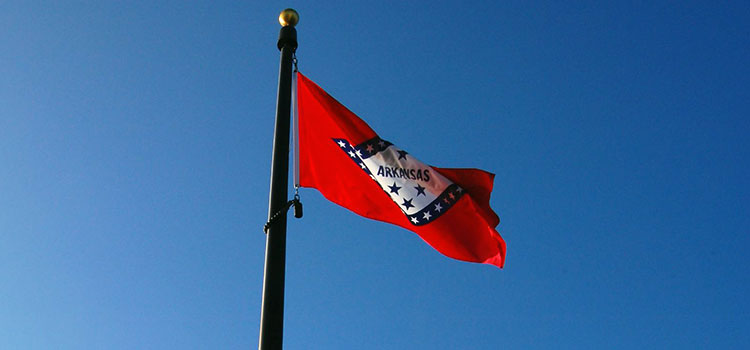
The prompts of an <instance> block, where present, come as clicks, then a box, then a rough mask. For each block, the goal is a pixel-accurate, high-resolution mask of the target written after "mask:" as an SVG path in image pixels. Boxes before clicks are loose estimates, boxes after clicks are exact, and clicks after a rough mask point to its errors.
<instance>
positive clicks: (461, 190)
mask: <svg viewBox="0 0 750 350" xmlns="http://www.w3.org/2000/svg"><path fill="white" fill-rule="evenodd" d="M463 191H464V189H463V188H461V187H458V188H456V193H461V192H463Z"/></svg>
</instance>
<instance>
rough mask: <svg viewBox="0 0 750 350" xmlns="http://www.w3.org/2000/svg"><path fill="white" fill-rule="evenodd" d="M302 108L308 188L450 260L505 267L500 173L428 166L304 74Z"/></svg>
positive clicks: (302, 172) (302, 173)
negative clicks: (495, 194) (497, 208)
mask: <svg viewBox="0 0 750 350" xmlns="http://www.w3.org/2000/svg"><path fill="white" fill-rule="evenodd" d="M297 104H298V114H299V117H298V125H299V126H298V130H299V180H300V185H301V186H302V187H311V188H316V189H318V191H320V193H322V194H323V196H325V197H326V198H328V199H329V200H330V201H332V202H334V203H336V204H338V205H341V206H343V207H345V208H347V209H349V210H351V211H353V212H355V213H357V214H359V215H362V216H364V217H367V218H370V219H374V220H379V221H385V222H389V223H391V224H394V225H398V226H401V227H403V228H406V229H407V230H410V231H413V232H415V233H416V234H418V235H419V236H420V237H421V238H422V239H423V240H424V241H425V242H427V244H429V245H430V246H432V247H433V248H435V249H436V250H437V251H439V252H441V253H443V254H445V255H446V256H449V257H451V258H454V259H458V260H464V261H471V262H479V263H486V264H492V265H496V266H498V267H503V264H504V262H505V242H504V241H503V239H502V237H500V234H498V233H497V231H496V230H495V226H497V224H498V223H499V221H500V220H499V219H498V217H497V215H496V214H495V212H494V211H492V209H491V208H490V192H491V191H492V181H493V178H494V175H493V174H491V173H488V172H485V171H483V170H478V169H443V168H436V167H431V166H429V165H427V164H424V163H422V162H421V161H419V160H418V159H416V158H414V157H413V156H412V155H411V154H410V153H408V152H406V151H404V150H402V149H400V148H398V147H396V146H395V145H393V144H392V143H390V142H388V141H386V140H383V139H381V138H380V137H379V136H378V135H377V134H376V133H375V132H374V131H373V130H372V129H371V128H370V127H369V126H368V125H367V124H366V123H365V122H364V121H362V120H361V119H359V117H357V116H356V115H354V113H352V112H351V111H349V110H348V109H347V108H346V107H344V106H343V105H342V104H340V103H339V102H338V101H336V100H335V99H334V98H333V97H331V96H330V95H328V94H327V93H326V92H325V91H323V89H321V88H320V87H318V86H317V85H316V84H315V83H314V82H312V81H311V80H309V79H308V78H306V77H305V76H304V75H302V74H300V73H297Z"/></svg>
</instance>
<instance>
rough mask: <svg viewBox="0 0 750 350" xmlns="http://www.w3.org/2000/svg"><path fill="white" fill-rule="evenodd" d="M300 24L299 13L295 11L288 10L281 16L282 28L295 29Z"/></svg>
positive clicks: (282, 12)
mask: <svg viewBox="0 0 750 350" xmlns="http://www.w3.org/2000/svg"><path fill="white" fill-rule="evenodd" d="M297 23H299V13H297V11H295V10H294V9H286V10H284V11H281V13H280V14H279V24H281V26H282V27H294V26H296V25H297Z"/></svg>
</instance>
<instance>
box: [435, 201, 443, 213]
mask: <svg viewBox="0 0 750 350" xmlns="http://www.w3.org/2000/svg"><path fill="white" fill-rule="evenodd" d="M441 210H443V206H441V205H440V203H437V204H435V211H436V212H438V213H439V212H440V211H441Z"/></svg>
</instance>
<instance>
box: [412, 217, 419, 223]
mask: <svg viewBox="0 0 750 350" xmlns="http://www.w3.org/2000/svg"><path fill="white" fill-rule="evenodd" d="M411 222H413V223H415V224H418V223H419V219H417V218H415V217H412V218H411Z"/></svg>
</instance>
